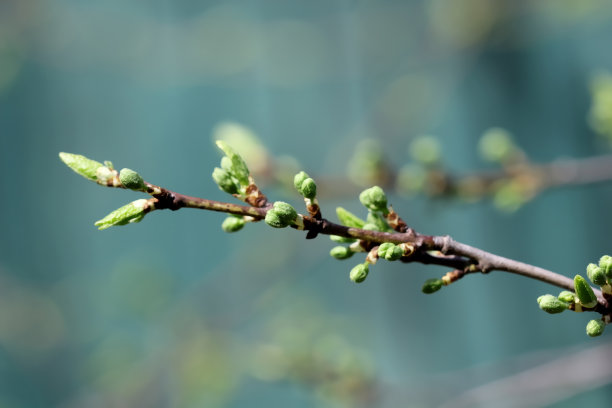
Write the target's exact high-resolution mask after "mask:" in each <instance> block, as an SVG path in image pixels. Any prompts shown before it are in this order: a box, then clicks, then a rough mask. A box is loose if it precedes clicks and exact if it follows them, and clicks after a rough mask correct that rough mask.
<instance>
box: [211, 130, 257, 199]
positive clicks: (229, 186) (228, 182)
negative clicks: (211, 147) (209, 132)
mask: <svg viewBox="0 0 612 408" xmlns="http://www.w3.org/2000/svg"><path fill="white" fill-rule="evenodd" d="M217 147H219V149H221V150H222V151H223V153H225V156H223V157H222V158H221V164H220V165H221V167H215V169H214V170H213V173H212V178H213V180H214V181H215V183H217V185H218V186H219V188H220V189H221V190H222V191H224V192H226V193H228V194H232V195H238V196H239V197H240V198H241V199H244V198H245V197H246V189H247V187H248V186H249V184H250V180H249V168H248V167H247V165H246V163H245V162H244V160H243V159H242V157H241V156H240V155H239V154H238V153H236V152H235V151H234V150H233V149H232V148H231V147H230V146H229V145H228V144H227V143H225V142H223V141H221V140H218V141H217Z"/></svg>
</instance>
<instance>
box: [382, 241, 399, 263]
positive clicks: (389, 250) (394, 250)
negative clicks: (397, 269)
mask: <svg viewBox="0 0 612 408" xmlns="http://www.w3.org/2000/svg"><path fill="white" fill-rule="evenodd" d="M402 255H404V251H403V250H402V248H400V247H399V246H397V245H395V244H392V243H391V242H384V243H382V244H380V246H379V247H378V257H379V258H382V259H386V260H387V261H397V260H398V259H400V258H401V257H402Z"/></svg>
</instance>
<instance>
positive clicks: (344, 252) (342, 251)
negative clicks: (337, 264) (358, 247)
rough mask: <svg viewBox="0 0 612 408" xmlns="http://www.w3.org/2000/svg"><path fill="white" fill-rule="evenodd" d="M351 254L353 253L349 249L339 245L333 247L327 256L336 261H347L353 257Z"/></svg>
mask: <svg viewBox="0 0 612 408" xmlns="http://www.w3.org/2000/svg"><path fill="white" fill-rule="evenodd" d="M353 253H354V252H353V251H351V249H350V248H347V247H345V246H341V245H339V246H336V247H333V248H332V249H331V251H329V254H330V255H331V256H333V257H334V258H336V259H348V258H350V257H351V256H353Z"/></svg>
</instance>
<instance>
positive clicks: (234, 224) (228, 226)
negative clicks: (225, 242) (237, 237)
mask: <svg viewBox="0 0 612 408" xmlns="http://www.w3.org/2000/svg"><path fill="white" fill-rule="evenodd" d="M244 224H245V222H244V219H243V218H242V217H235V216H229V217H227V218H226V219H224V220H223V223H222V224H221V228H222V229H223V231H225V232H236V231H240V230H241V229H242V228H243V227H244Z"/></svg>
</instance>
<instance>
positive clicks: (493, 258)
mask: <svg viewBox="0 0 612 408" xmlns="http://www.w3.org/2000/svg"><path fill="white" fill-rule="evenodd" d="M147 185H148V186H151V188H150V191H151V192H152V194H151V195H152V196H153V197H155V199H157V202H156V204H155V208H156V209H164V208H167V209H172V210H177V209H180V208H197V209H202V210H209V211H218V212H224V213H229V214H235V215H242V216H248V217H252V218H253V219H254V220H262V219H264V218H265V216H266V213H267V211H268V209H269V208H270V205H267V206H266V207H252V206H248V205H241V204H232V203H226V202H220V201H213V200H207V199H204V198H199V197H190V196H186V195H183V194H179V193H175V192H173V191H170V190H167V189H164V188H161V187H158V186H155V185H152V184H148V183H147ZM300 217H301V219H302V220H303V227H301V226H300V229H303V230H305V231H312V232H314V233H318V234H325V235H339V236H342V237H347V238H354V239H358V240H361V241H365V242H367V243H371V244H378V243H383V242H392V243H395V244H400V243H410V244H412V245H413V246H414V247H415V252H414V254H412V255H410V256H409V257H405V258H402V261H403V262H420V263H424V264H436V265H442V266H451V267H454V268H456V269H461V270H463V271H465V273H466V274H467V273H473V272H482V273H487V272H490V271H494V270H498V271H504V272H510V273H515V274H518V275H522V276H525V277H528V278H531V279H535V280H539V281H542V282H546V283H549V284H551V285H554V286H557V287H559V288H562V289H566V290H570V291H573V290H574V282H573V280H572V279H570V278H568V277H566V276H563V275H560V274H558V273H555V272H552V271H549V270H547V269H543V268H540V267H537V266H533V265H529V264H526V263H523V262H519V261H515V260H512V259H509V258H504V257H502V256H499V255H495V254H492V253H490V252H486V251H483V250H481V249H478V248H475V247H472V246H469V245H466V244H463V243H460V242H457V241H455V240H453V239H452V238H451V237H449V236H429V235H423V234H419V233H416V232H415V231H413V230H412V229H408V232H394V233H389V232H381V231H371V230H364V229H360V228H351V227H346V226H344V225H340V224H336V223H334V222H331V221H329V220H327V219H324V218H321V219H316V218H314V217H311V216H310V215H300ZM294 227H296V228H297V225H294ZM430 251H440V252H441V253H442V254H443V256H434V255H431V253H430ZM594 291H595V294H596V296H597V300H598V305H597V306H596V307H595V308H594V310H596V311H597V312H600V313H602V314H609V313H610V311H609V310H608V308H609V305H608V302H607V300H606V299H605V298H604V297H603V295H602V293H601V291H599V290H597V289H595V290H594Z"/></svg>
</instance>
